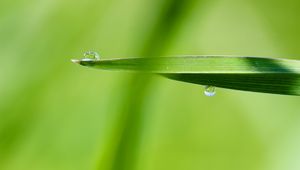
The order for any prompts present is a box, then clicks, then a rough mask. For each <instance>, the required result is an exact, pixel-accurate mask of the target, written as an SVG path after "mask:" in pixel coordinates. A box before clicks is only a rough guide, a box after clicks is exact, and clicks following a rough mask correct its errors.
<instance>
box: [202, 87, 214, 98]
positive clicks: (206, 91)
mask: <svg viewBox="0 0 300 170" xmlns="http://www.w3.org/2000/svg"><path fill="white" fill-rule="evenodd" d="M204 94H205V96H208V97H211V96H214V95H215V94H216V87H215V86H205V87H204Z"/></svg>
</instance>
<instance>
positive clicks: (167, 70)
mask: <svg viewBox="0 0 300 170" xmlns="http://www.w3.org/2000/svg"><path fill="white" fill-rule="evenodd" d="M73 62H76V63H79V64H81V65H83V66H87V67H92V68H98V69H105V70H120V71H139V72H149V73H156V74H160V75H163V76H165V77H167V78H170V79H174V80H179V81H184V82H189V83H195V84H201V85H211V86H216V87H223V88H229V89H237V90H245V91H253V92H263V93H274V94H285V95H300V61H298V60H288V59H278V58H260V57H233V56H181V57H156V58H126V59H109V60H88V61H86V60H73Z"/></svg>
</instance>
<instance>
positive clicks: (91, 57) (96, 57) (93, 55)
mask: <svg viewBox="0 0 300 170" xmlns="http://www.w3.org/2000/svg"><path fill="white" fill-rule="evenodd" d="M83 56H84V58H83V59H82V60H85V61H90V60H100V55H99V54H98V53H97V52H94V51H87V52H85V53H84V54H83Z"/></svg>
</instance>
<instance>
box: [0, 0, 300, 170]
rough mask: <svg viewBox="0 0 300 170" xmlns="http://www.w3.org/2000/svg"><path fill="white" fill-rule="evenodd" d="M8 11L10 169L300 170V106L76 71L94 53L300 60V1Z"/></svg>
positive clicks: (0, 154)
mask: <svg viewBox="0 0 300 170" xmlns="http://www.w3.org/2000/svg"><path fill="white" fill-rule="evenodd" d="M0 4H1V5H0V44H1V45H0V52H1V58H0V59H1V62H0V94H1V97H0V169H1V170H54V169H55V170H69V169H70V170H77V169H78V170H82V169H87V170H93V169H95V170H96V169H101V170H106V169H115V170H121V169H128V170H129V169H130V170H131V169H139V170H168V169H170V170H171V169H172V170H182V169H206V170H220V169H222V170H241V169H242V170H287V169H293V170H294V169H300V162H299V161H298V160H299V159H300V149H299V148H300V147H299V144H298V143H299V142H300V111H299V102H300V98H299V97H293V96H281V95H271V94H260V93H250V92H241V91H233V90H226V89H217V95H216V96H215V97H206V96H204V95H203V87H201V86H198V85H193V84H187V83H182V82H176V81H172V80H169V79H165V78H162V77H159V76H149V75H147V76H145V75H136V74H134V73H122V72H108V71H99V70H93V69H87V68H84V67H80V66H78V65H75V64H73V63H71V62H70V59H71V58H81V57H82V54H83V53H84V52H85V51H89V50H94V51H97V52H99V53H100V54H101V56H102V58H119V57H121V58H122V57H124V58H125V57H149V56H155V55H180V54H199V55H206V54H208V55H247V56H268V57H283V58H292V59H300V48H299V47H298V46H299V43H300V42H299V41H300V31H299V30H300V22H299V16H300V1H296V0H286V1H274V0H265V1H260V0H252V1H251V0H244V1H238V0H201V1H193V0H184V1H183V0H151V1H150V0H85V1H83V0H79V1H71V0H63V1H62V0H26V1H25V0H19V1H9V0H4V1H1V3H0ZM282 81H284V80H282Z"/></svg>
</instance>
